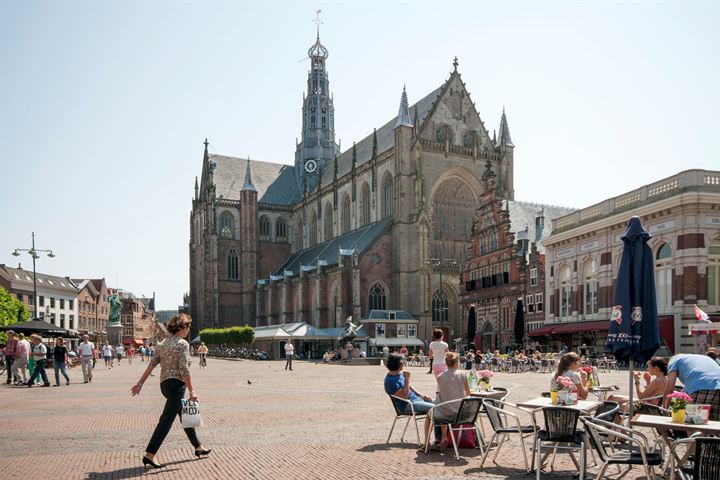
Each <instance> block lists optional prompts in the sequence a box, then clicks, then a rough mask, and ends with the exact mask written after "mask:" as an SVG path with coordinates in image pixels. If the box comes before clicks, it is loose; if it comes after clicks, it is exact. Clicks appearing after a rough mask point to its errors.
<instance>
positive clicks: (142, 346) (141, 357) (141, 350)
mask: <svg viewBox="0 0 720 480" xmlns="http://www.w3.org/2000/svg"><path fill="white" fill-rule="evenodd" d="M140 363H145V345H140Z"/></svg>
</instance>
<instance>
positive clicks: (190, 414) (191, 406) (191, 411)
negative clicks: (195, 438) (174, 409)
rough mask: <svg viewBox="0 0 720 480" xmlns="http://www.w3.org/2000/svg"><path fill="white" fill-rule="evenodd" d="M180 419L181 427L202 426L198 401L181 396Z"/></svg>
mask: <svg viewBox="0 0 720 480" xmlns="http://www.w3.org/2000/svg"><path fill="white" fill-rule="evenodd" d="M180 420H181V422H182V427H183V428H198V427H202V426H203V421H202V417H201V416H200V402H193V401H190V400H189V399H187V398H183V399H182V409H181V410H180Z"/></svg>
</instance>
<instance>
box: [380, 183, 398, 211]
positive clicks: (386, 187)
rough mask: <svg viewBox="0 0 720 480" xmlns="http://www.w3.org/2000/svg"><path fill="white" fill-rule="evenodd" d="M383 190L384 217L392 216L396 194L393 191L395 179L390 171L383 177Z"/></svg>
mask: <svg viewBox="0 0 720 480" xmlns="http://www.w3.org/2000/svg"><path fill="white" fill-rule="evenodd" d="M382 192H383V205H382V208H383V210H382V213H383V218H388V217H392V216H393V210H394V206H395V205H394V204H395V195H394V192H393V179H392V176H391V175H390V174H389V173H387V174H385V177H384V178H383V183H382Z"/></svg>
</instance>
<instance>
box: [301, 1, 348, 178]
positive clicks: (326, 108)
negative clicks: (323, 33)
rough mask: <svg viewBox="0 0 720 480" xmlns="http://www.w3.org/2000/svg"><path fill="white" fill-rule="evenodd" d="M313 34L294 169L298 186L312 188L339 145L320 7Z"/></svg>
mask: <svg viewBox="0 0 720 480" xmlns="http://www.w3.org/2000/svg"><path fill="white" fill-rule="evenodd" d="M315 23H317V38H316V40H315V44H314V45H313V46H312V47H310V49H309V50H308V58H309V59H310V71H309V72H308V80H307V95H303V109H302V139H301V141H300V143H299V144H298V145H297V147H296V150H295V171H296V179H297V182H298V189H299V190H300V191H301V192H304V191H305V188H306V184H305V178H304V177H305V176H307V191H312V190H313V189H314V188H315V186H316V185H317V179H318V178H319V174H320V173H322V172H323V171H324V170H325V167H326V166H327V165H329V164H330V163H331V162H332V161H333V159H334V158H335V156H337V155H339V154H340V146H339V145H338V144H336V143H335V108H334V107H333V99H332V96H331V94H330V81H329V80H328V73H327V70H326V69H325V61H326V60H327V58H328V50H327V48H325V47H324V46H323V45H322V44H321V43H320V24H321V23H322V22H321V21H320V11H319V10H318V16H317V18H316V20H315Z"/></svg>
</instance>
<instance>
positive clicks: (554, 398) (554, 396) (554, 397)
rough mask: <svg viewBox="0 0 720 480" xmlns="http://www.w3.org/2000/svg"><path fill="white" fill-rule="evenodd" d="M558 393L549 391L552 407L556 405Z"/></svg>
mask: <svg viewBox="0 0 720 480" xmlns="http://www.w3.org/2000/svg"><path fill="white" fill-rule="evenodd" d="M558 393H559V392H558V391H557V390H551V391H550V403H552V404H553V405H557V404H558Z"/></svg>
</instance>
